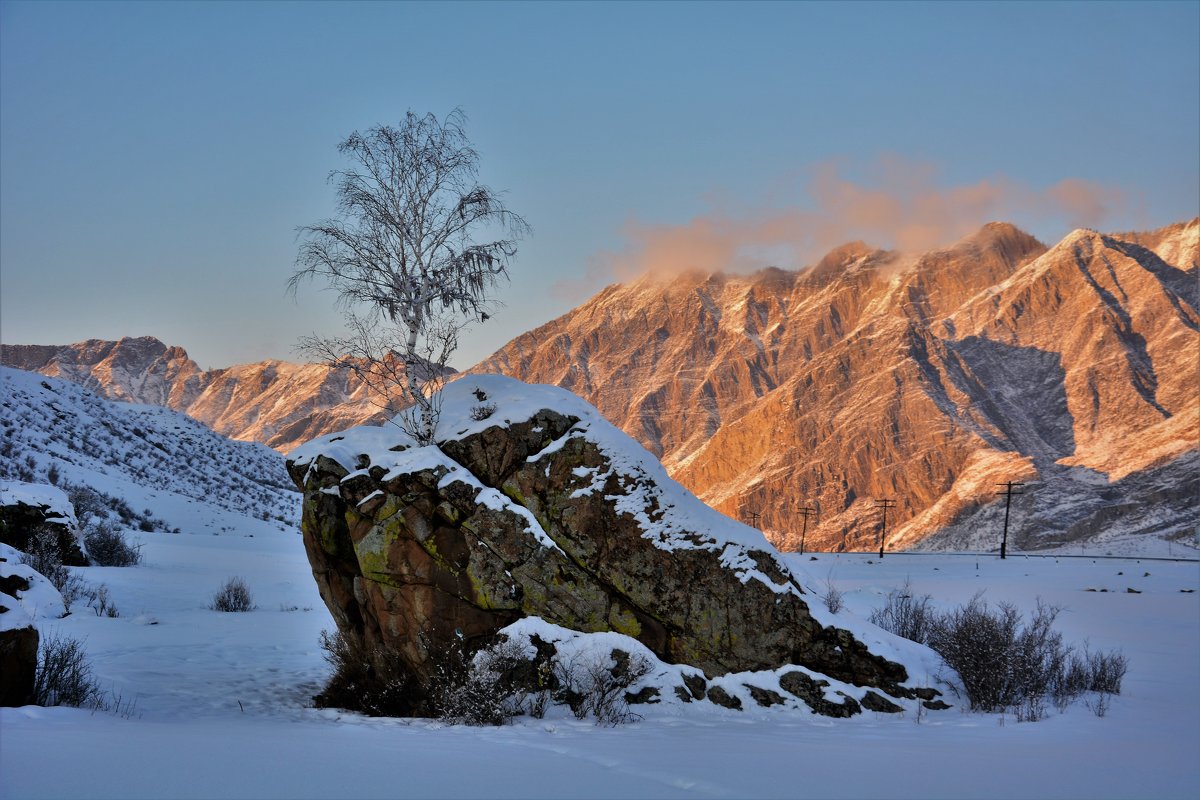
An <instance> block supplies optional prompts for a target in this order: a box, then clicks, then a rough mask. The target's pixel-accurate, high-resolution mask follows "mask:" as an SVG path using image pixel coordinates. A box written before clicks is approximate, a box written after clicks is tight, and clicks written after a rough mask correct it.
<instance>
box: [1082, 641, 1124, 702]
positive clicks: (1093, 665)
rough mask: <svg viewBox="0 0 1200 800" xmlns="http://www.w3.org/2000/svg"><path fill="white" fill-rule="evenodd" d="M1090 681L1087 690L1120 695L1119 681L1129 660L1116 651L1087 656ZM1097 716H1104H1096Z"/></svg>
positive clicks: (1122, 677)
mask: <svg viewBox="0 0 1200 800" xmlns="http://www.w3.org/2000/svg"><path fill="white" fill-rule="evenodd" d="M1087 662H1088V673H1089V677H1090V679H1091V680H1090V681H1089V683H1088V689H1090V690H1091V691H1093V692H1100V693H1102V694H1120V693H1121V681H1122V680H1123V679H1124V678H1125V673H1126V671H1127V670H1128V669H1129V660H1128V659H1127V658H1126V657H1125V654H1124V653H1122V652H1120V651H1118V650H1110V651H1109V652H1107V653H1091V652H1089V653H1088V654H1087ZM1097 716H1104V715H1103V714H1098V715H1097Z"/></svg>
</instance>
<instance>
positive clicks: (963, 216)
mask: <svg viewBox="0 0 1200 800" xmlns="http://www.w3.org/2000/svg"><path fill="white" fill-rule="evenodd" d="M866 173H867V177H866V178H864V179H851V178H847V177H845V175H844V170H843V168H842V165H840V164H838V163H824V164H820V165H817V166H816V167H815V168H813V170H812V171H811V174H810V176H809V178H808V180H807V181H805V184H804V187H803V188H804V194H805V195H807V197H808V198H809V200H810V201H811V202H809V203H808V204H805V205H795V206H785V207H780V208H774V209H765V210H764V209H760V210H757V211H754V212H747V213H743V214H734V213H730V212H728V211H724V210H721V211H717V210H714V211H711V212H709V213H706V214H702V215H700V216H697V217H694V218H693V219H691V220H689V221H688V222H686V223H684V224H681V225H654V224H647V223H643V222H639V221H636V220H635V221H631V222H629V223H628V224H626V225H625V227H624V228H623V230H622V231H621V233H622V236H623V238H624V239H625V241H626V245H625V247H623V248H622V249H621V250H619V251H617V252H605V253H600V254H598V255H597V256H595V257H594V258H592V259H591V260H590V262H589V264H588V269H587V273H586V275H585V276H584V277H583V278H582V279H580V280H578V281H573V282H570V283H563V284H560V285H559V286H558V287H556V288H557V289H558V291H559V293H560V294H561V295H563V296H566V297H568V298H569V299H572V300H576V301H578V300H581V299H583V298H584V297H586V296H587V294H590V293H591V292H594V291H595V290H596V289H598V288H600V286H602V285H604V284H605V283H609V282H612V281H614V280H630V279H632V278H635V277H637V276H640V275H642V274H646V273H651V274H656V275H670V274H676V273H679V272H684V271H692V270H699V271H704V272H716V271H719V270H720V271H733V272H737V271H745V270H751V269H757V268H761V267H764V266H768V265H774V266H780V267H784V268H788V269H799V268H801V267H804V266H807V265H810V264H812V263H815V262H816V261H817V260H818V259H819V258H820V257H821V256H822V255H824V254H825V253H826V252H828V251H829V250H831V249H832V248H834V247H836V246H838V245H840V244H843V243H845V242H849V241H854V240H862V241H865V242H867V243H869V244H871V245H874V246H877V247H883V248H888V249H896V250H900V251H904V252H922V251H926V250H930V249H933V248H936V247H939V246H943V245H947V244H950V243H952V242H954V241H956V240H958V239H960V238H962V237H963V236H966V235H968V234H970V233H973V232H974V231H976V230H978V228H979V227H980V226H981V225H983V224H984V223H986V222H990V221H1007V222H1013V223H1015V224H1017V225H1018V226H1020V225H1022V224H1025V225H1030V224H1035V225H1036V224H1042V223H1045V222H1046V221H1047V220H1053V221H1056V222H1059V223H1062V224H1063V225H1064V230H1063V233H1064V234H1065V233H1066V231H1067V230H1068V229H1069V228H1075V227H1084V226H1087V227H1101V226H1102V225H1103V224H1104V222H1105V221H1106V220H1107V219H1109V218H1110V217H1111V216H1113V215H1114V214H1117V213H1120V212H1123V211H1125V210H1126V209H1127V207H1128V206H1129V201H1128V198H1127V197H1126V196H1125V195H1124V193H1123V192H1121V191H1120V190H1118V189H1115V188H1113V187H1107V186H1102V185H1100V184H1096V183H1092V182H1089V181H1084V180H1080V179H1077V178H1068V179H1066V180H1063V181H1060V182H1058V183H1056V184H1054V185H1053V186H1050V187H1047V188H1040V189H1039V188H1034V187H1031V186H1028V185H1025V184H1022V183H1020V182H1018V181H1015V180H1012V179H1010V178H1006V177H1004V176H995V177H991V178H987V179H985V180H980V181H978V182H976V183H972V184H966V185H959V186H945V185H942V184H940V183H939V181H938V172H937V169H936V168H935V167H934V166H933V165H930V164H928V163H925V162H917V161H911V160H907V159H902V158H899V157H895V156H891V157H886V158H881V159H879V160H878V161H877V162H876V163H874V164H871V165H869V168H868V169H867V170H866Z"/></svg>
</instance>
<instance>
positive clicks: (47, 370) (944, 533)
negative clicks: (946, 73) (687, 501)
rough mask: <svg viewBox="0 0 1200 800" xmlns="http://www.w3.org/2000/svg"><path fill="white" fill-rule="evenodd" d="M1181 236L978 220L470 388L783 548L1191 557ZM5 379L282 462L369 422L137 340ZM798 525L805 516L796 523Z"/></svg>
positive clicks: (1187, 307)
mask: <svg viewBox="0 0 1200 800" xmlns="http://www.w3.org/2000/svg"><path fill="white" fill-rule="evenodd" d="M1198 265H1200V219H1197V220H1192V221H1189V222H1184V223H1178V224H1175V225H1172V226H1169V227H1166V228H1162V229H1160V230H1156V231H1151V232H1141V233H1126V234H1103V233H1099V232H1096V231H1090V230H1077V231H1074V232H1072V233H1071V234H1070V235H1068V236H1067V237H1066V238H1065V239H1063V240H1062V241H1061V242H1059V243H1057V244H1055V245H1054V246H1053V247H1049V248H1048V247H1046V246H1045V245H1043V244H1042V243H1040V242H1038V241H1037V240H1036V239H1034V238H1033V237H1031V236H1029V235H1028V234H1025V233H1024V232H1022V231H1020V230H1018V229H1017V228H1015V227H1013V226H1012V225H1008V224H1003V223H991V224H988V225H986V226H984V227H983V228H982V229H980V230H979V231H977V232H976V233H975V234H973V235H971V236H969V237H967V238H965V239H963V240H961V241H959V242H957V243H955V244H954V245H952V246H949V247H947V248H944V249H940V250H937V251H934V252H928V253H923V254H903V253H897V252H892V251H885V250H879V249H876V248H872V247H870V246H868V245H866V244H863V243H861V242H855V243H851V244H847V245H844V246H842V247H840V248H838V249H836V250H834V251H832V252H830V253H829V254H828V255H826V256H825V257H824V258H823V259H821V260H820V261H819V262H818V263H817V264H816V265H814V266H812V267H810V268H808V269H805V270H801V271H798V272H791V271H784V270H778V269H767V270H763V271H760V272H757V273H754V274H752V275H727V274H720V273H718V274H703V273H684V274H674V275H666V276H657V275H648V276H644V277H642V278H640V279H638V280H635V281H632V282H629V283H624V284H617V285H613V286H610V287H608V288H606V289H604V290H603V291H601V292H600V293H599V294H597V295H596V296H595V297H593V298H592V299H590V300H588V301H587V302H585V303H584V304H582V305H581V306H579V307H578V308H576V309H574V310H572V311H570V312H568V313H567V314H565V315H563V316H562V317H560V318H558V319H556V320H553V321H551V322H549V323H547V324H545V325H543V326H541V327H539V328H537V329H535V330H532V331H530V332H528V333H526V334H523V335H522V336H520V337H518V338H516V339H514V340H513V341H512V342H510V343H508V344H507V345H505V346H504V347H503V348H501V349H500V350H499V351H497V352H496V353H495V354H493V355H492V356H491V357H489V358H488V359H486V360H485V361H483V362H482V363H480V364H479V365H477V366H476V367H474V368H472V369H471V370H468V376H466V377H464V378H463V379H467V380H469V373H471V372H475V373H479V372H499V373H503V374H507V375H510V376H512V377H516V378H519V379H521V380H524V381H527V382H532V383H549V384H556V385H559V386H562V387H564V388H567V389H570V390H571V391H573V392H575V393H576V394H578V395H580V396H581V397H583V398H584V399H585V400H587V401H588V402H590V403H592V404H593V405H595V406H596V407H597V408H598V409H599V410H600V411H601V412H602V413H603V414H604V415H605V416H606V417H607V418H608V419H609V420H611V421H612V422H614V423H615V424H616V425H618V426H619V427H621V428H622V429H623V430H625V431H626V432H627V433H629V434H630V435H632V436H633V437H634V438H636V439H637V440H638V441H639V442H641V443H642V444H643V445H644V446H645V447H646V448H647V449H648V450H650V451H651V452H652V453H654V454H655V455H656V456H658V457H659V458H660V459H661V460H662V461H663V463H664V465H665V466H666V467H667V469H668V471H669V472H670V473H671V474H672V476H673V477H675V478H676V479H678V480H680V481H681V482H682V483H684V485H686V486H687V487H688V488H690V489H691V490H692V491H693V492H695V493H696V494H697V495H699V496H700V497H701V498H702V499H704V500H705V501H706V502H708V503H709V504H710V505H712V506H714V507H716V508H717V509H719V510H721V511H723V512H725V513H726V514H729V515H730V516H734V517H736V518H739V519H742V520H743V521H745V522H750V523H752V524H755V525H757V526H758V527H760V528H761V529H762V530H763V531H764V532H766V533H767V535H768V536H769V537H770V538H772V540H773V541H774V542H775V543H776V544H777V545H780V546H781V547H783V548H785V549H796V548H798V547H800V545H801V538H802V537H803V539H804V542H803V543H804V546H805V547H807V548H811V549H873V548H875V547H878V546H879V539H880V537H881V535H883V534H884V528H883V525H882V524H881V523H882V522H883V521H884V520H883V518H882V515H881V509H880V505H881V502H880V501H882V500H890V501H893V502H894V507H893V508H891V509H890V510H889V511H888V517H887V518H886V523H887V527H886V545H887V547H894V548H899V547H912V546H918V545H919V546H922V547H930V548H950V547H952V548H956V549H963V548H983V549H994V548H995V547H996V546H998V540H999V536H1000V529H1001V526H1002V519H1001V518H1002V516H1003V508H1004V502H1003V500H998V499H997V496H996V493H997V491H998V489H999V487H998V484H1001V483H1005V482H1014V483H1018V484H1021V486H1019V487H1016V488H1017V490H1018V491H1020V492H1022V494H1020V495H1017V496H1015V497H1014V499H1013V502H1012V514H1013V517H1012V519H1013V525H1012V530H1011V534H1010V537H1011V538H1010V547H1015V548H1017V549H1036V548H1038V547H1045V546H1052V545H1056V544H1062V543H1064V542H1069V541H1078V540H1090V541H1094V542H1096V543H1097V544H1100V545H1103V546H1106V547H1119V546H1120V542H1121V541H1122V540H1123V539H1125V538H1128V537H1137V536H1142V535H1144V534H1154V535H1156V536H1160V537H1172V538H1178V537H1182V536H1185V535H1190V533H1191V531H1192V530H1193V528H1194V526H1195V525H1196V523H1197V521H1198V518H1200V511H1197V505H1198V503H1197V498H1198V495H1200V477H1198V473H1200V403H1197V400H1196V398H1197V388H1198V387H1200V375H1198V369H1200V337H1198V336H1197V334H1198V333H1200V312H1198V309H1200V291H1198V283H1197V281H1198V279H1200V266H1198ZM0 355H2V360H3V363H4V364H6V365H10V366H15V367H19V368H22V369H26V370H33V371H37V372H41V373H43V374H46V375H53V376H57V377H62V378H65V379H67V380H71V381H75V382H77V383H81V384H83V385H85V386H89V387H91V388H93V389H95V390H97V391H99V392H100V393H102V394H104V395H106V396H108V397H110V398H115V399H126V400H135V401H138V402H145V403H154V404H160V405H166V406H169V407H171V408H175V409H178V410H181V411H184V412H186V413H188V414H189V415H191V416H193V417H194V418H196V419H198V420H200V421H202V422H204V423H206V424H208V425H210V426H211V427H213V428H214V429H215V430H216V431H218V432H220V433H224V434H226V435H229V436H232V437H234V438H239V439H250V440H254V441H259V442H263V443H266V444H268V445H270V446H272V447H274V448H276V449H278V450H281V451H285V452H286V451H287V450H289V449H291V447H293V446H295V445H297V444H299V443H301V442H303V441H306V440H308V439H310V438H312V437H314V436H317V435H319V434H321V433H326V432H330V431H334V430H340V429H342V428H345V427H347V426H349V425H353V424H359V423H362V422H376V421H378V420H379V419H380V416H381V415H380V412H379V410H378V407H377V406H375V405H373V404H372V403H371V401H370V398H369V397H368V396H367V393H366V391H365V388H364V387H363V386H361V384H357V383H356V382H355V380H354V379H353V376H352V375H350V374H349V373H348V372H347V371H345V370H332V369H329V368H327V367H323V366H318V365H297V364H289V363H287V362H281V361H266V362H261V363H258V364H248V365H242V366H237V367H231V368H229V369H225V370H212V371H208V372H204V371H201V370H200V369H199V368H198V367H197V366H196V365H195V363H194V362H192V361H191V360H190V359H189V358H188V357H187V355H186V353H185V352H184V351H183V350H181V349H180V348H177V347H167V346H166V345H164V344H162V343H161V342H158V341H157V340H155V339H149V338H141V339H123V340H121V341H120V342H101V341H95V340H93V341H88V342H83V343H79V344H75V345H68V346H65V347H50V346H38V345H26V346H20V345H18V346H9V345H5V346H4V347H3V352H2V354H0ZM806 508H807V509H810V511H804V509H806Z"/></svg>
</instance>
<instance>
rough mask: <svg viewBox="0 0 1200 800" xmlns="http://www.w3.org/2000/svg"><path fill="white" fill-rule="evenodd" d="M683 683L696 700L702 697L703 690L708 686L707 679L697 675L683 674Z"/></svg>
mask: <svg viewBox="0 0 1200 800" xmlns="http://www.w3.org/2000/svg"><path fill="white" fill-rule="evenodd" d="M683 683H684V685H685V686H687V688H688V691H689V692H691V693H692V697H694V698H696V699H697V700H700V699H702V698H703V697H704V692H705V690H706V689H707V688H708V681H706V680H704V678H702V677H700V676H699V675H684V676H683Z"/></svg>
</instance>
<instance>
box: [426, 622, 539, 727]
mask: <svg viewBox="0 0 1200 800" xmlns="http://www.w3.org/2000/svg"><path fill="white" fill-rule="evenodd" d="M531 669H532V661H531V660H530V658H529V657H528V656H527V655H526V654H525V652H524V651H523V649H522V648H521V647H520V646H519V645H517V644H516V643H515V642H512V641H508V640H505V641H501V642H497V643H495V644H493V645H491V646H489V647H486V648H483V649H481V650H479V651H478V652H477V653H475V654H474V655H473V656H471V655H468V653H467V650H466V646H465V644H464V643H463V642H462V641H461V640H459V641H458V642H456V643H455V644H454V645H453V646H452V647H451V649H450V652H449V654H448V658H445V659H443V660H442V662H441V663H440V664H439V665H438V673H437V676H436V677H435V680H434V683H433V692H432V694H433V703H434V708H435V711H436V714H437V716H439V717H441V718H442V719H444V720H446V721H447V722H452V723H455V724H460V725H504V724H506V723H508V722H509V721H511V720H512V718H513V717H516V716H518V715H520V714H522V713H524V711H525V700H526V697H527V695H528V691H527V688H526V681H523V680H521V679H520V677H521V673H525V672H528V671H530V670H531Z"/></svg>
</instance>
